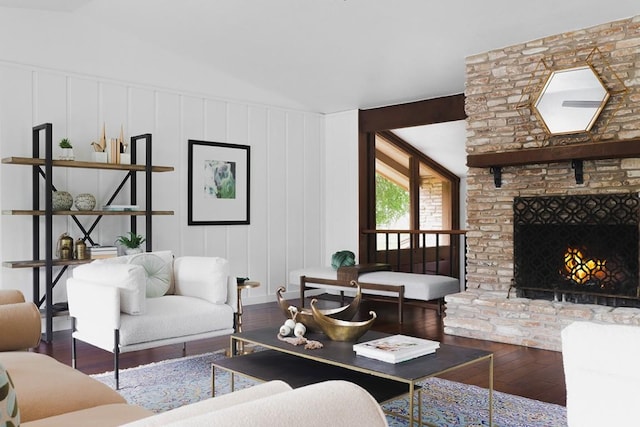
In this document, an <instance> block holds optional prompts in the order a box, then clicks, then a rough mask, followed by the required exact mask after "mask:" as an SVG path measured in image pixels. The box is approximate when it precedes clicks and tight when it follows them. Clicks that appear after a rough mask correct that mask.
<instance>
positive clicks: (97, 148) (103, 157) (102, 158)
mask: <svg viewBox="0 0 640 427" xmlns="http://www.w3.org/2000/svg"><path fill="white" fill-rule="evenodd" d="M91 147H93V152H92V153H91V160H92V161H94V162H96V163H107V153H106V151H105V150H106V148H107V137H106V133H105V124H104V123H103V124H102V131H101V132H100V139H98V142H96V141H93V142H92V143H91Z"/></svg>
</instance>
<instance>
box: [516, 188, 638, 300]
mask: <svg viewBox="0 0 640 427" xmlns="http://www.w3.org/2000/svg"><path fill="white" fill-rule="evenodd" d="M639 205H640V202H639V199H638V196H637V195H634V194H608V195H578V196H557V197H518V198H516V199H515V200H514V204H513V207H514V274H515V277H514V285H515V287H516V288H517V290H518V295H519V296H523V297H528V298H544V299H554V300H563V301H572V302H580V303H595V304H605V305H614V306H634V307H637V306H640V294H639V292H638V243H639V242H638V214H639V212H640V211H639Z"/></svg>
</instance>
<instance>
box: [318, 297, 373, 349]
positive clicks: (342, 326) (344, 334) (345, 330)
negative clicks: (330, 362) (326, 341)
mask: <svg viewBox="0 0 640 427" xmlns="http://www.w3.org/2000/svg"><path fill="white" fill-rule="evenodd" d="M317 303H318V300H317V299H315V298H314V299H312V300H311V312H312V313H313V319H314V320H315V321H316V323H318V325H319V326H320V329H322V332H324V334H325V335H326V336H328V337H329V338H330V339H331V340H332V341H356V340H357V339H358V338H360V337H361V336H362V335H364V334H365V333H366V332H367V331H368V330H369V328H371V325H373V322H374V321H375V320H376V317H377V315H376V312H375V311H370V312H369V315H370V316H371V319H369V320H364V321H356V322H350V321H347V320H339V319H332V318H331V317H329V316H325V315H324V314H323V313H322V311H320V310H319V309H318V308H317V307H316V304H317Z"/></svg>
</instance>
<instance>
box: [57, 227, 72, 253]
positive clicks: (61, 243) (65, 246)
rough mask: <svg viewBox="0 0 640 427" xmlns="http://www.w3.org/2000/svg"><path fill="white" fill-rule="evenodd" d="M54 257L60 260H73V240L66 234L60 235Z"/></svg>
mask: <svg viewBox="0 0 640 427" xmlns="http://www.w3.org/2000/svg"><path fill="white" fill-rule="evenodd" d="M56 255H58V258H60V259H72V258H73V238H72V237H71V236H69V234H68V233H62V234H61V235H60V237H59V238H58V245H57V248H56Z"/></svg>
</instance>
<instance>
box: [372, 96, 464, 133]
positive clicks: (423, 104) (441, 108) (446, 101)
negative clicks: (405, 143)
mask: <svg viewBox="0 0 640 427" xmlns="http://www.w3.org/2000/svg"><path fill="white" fill-rule="evenodd" d="M464 98H465V97H464V94H463V93H460V94H457V95H451V96H443V97H441V98H434V99H427V100H424V101H416V102H409V103H407V104H400V105H391V106H388V107H380V108H372V109H370V110H360V132H378V131H381V130H389V129H400V128H406V127H411V126H422V125H430V124H434V123H444V122H452V121H456V120H464V119H466V118H467V114H466V113H465V111H464Z"/></svg>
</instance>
